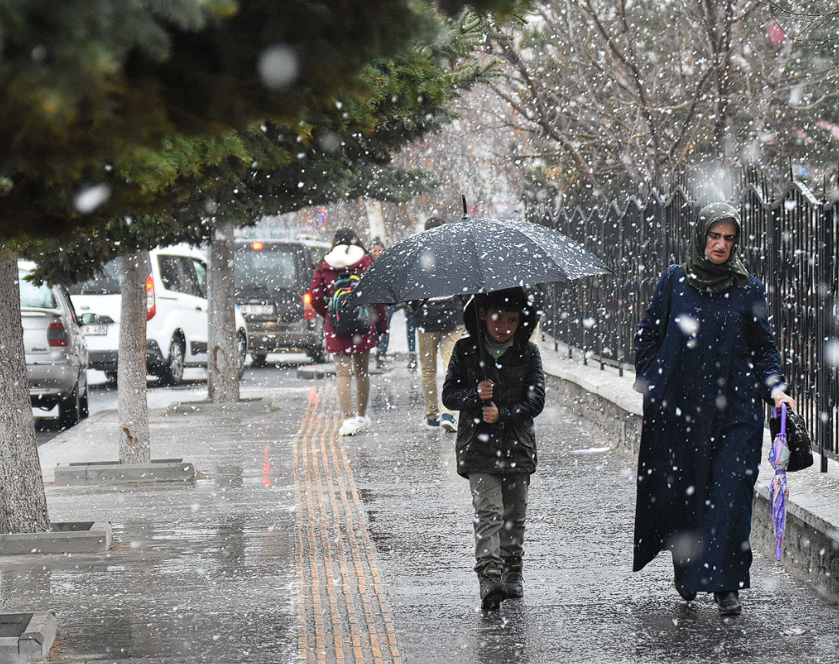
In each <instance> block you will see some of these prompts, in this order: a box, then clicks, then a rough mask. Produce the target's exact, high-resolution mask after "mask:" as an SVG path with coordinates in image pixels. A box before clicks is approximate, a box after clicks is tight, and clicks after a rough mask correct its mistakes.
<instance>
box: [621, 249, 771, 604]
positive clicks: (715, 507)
mask: <svg viewBox="0 0 839 664" xmlns="http://www.w3.org/2000/svg"><path fill="white" fill-rule="evenodd" d="M635 350H636V359H635V368H636V376H637V378H638V382H637V383H636V389H638V390H639V391H642V392H643V393H644V423H643V429H642V433H641V449H640V454H639V459H638V490H637V502H636V508H635V540H634V541H635V552H634V553H635V555H634V566H633V567H634V570H635V571H638V570H640V569H642V568H643V567H644V566H645V565H646V564H647V563H648V562H650V561H651V560H652V559H653V558H655V556H656V555H657V554H658V552H659V551H661V550H664V549H667V550H671V551H673V554H674V559H675V560H680V561H682V564H683V565H684V567H685V576H684V579H683V581H682V583H683V585H684V587H685V588H687V589H688V590H695V591H706V592H714V591H723V590H739V589H743V588H748V587H749V567H750V565H751V562H752V551H751V546H750V544H749V533H750V531H751V517H752V499H753V497H754V485H755V482H756V481H757V473H758V467H759V465H760V455H761V445H762V436H763V405H762V401H766V402H767V403H771V399H770V388H771V387H773V386H774V385H775V384H776V383H782V382H783V381H784V377H783V375H782V374H781V367H780V355H779V353H778V349H777V347H776V346H775V342H774V341H773V339H772V333H771V330H770V327H769V320H768V318H767V309H766V297H765V291H764V286H763V284H762V283H761V282H760V281H759V280H758V279H756V278H755V277H749V280H748V283H747V284H746V286H745V287H743V288H738V287H734V288H731V289H729V290H727V291H725V292H722V293H713V294H712V293H701V292H700V291H699V290H697V289H696V288H694V287H693V286H691V285H690V284H688V282H687V280H686V279H685V277H684V273H683V272H682V269H681V267H680V266H678V265H671V266H670V267H669V268H667V270H665V271H664V273H663V274H662V276H661V279H660V280H659V283H658V286H657V288H656V291H655V294H654V296H653V299H652V302H651V303H650V306H649V308H648V309H647V311H646V313H645V315H644V318H643V320H642V321H641V324H640V326H639V328H638V333H637V335H636V338H635Z"/></svg>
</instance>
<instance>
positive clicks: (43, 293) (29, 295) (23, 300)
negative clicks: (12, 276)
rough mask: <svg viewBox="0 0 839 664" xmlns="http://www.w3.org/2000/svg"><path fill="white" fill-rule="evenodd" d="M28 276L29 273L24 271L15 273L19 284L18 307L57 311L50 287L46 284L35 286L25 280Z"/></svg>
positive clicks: (56, 304)
mask: <svg viewBox="0 0 839 664" xmlns="http://www.w3.org/2000/svg"><path fill="white" fill-rule="evenodd" d="M28 275H29V272H25V271H24V270H18V271H17V278H18V281H19V282H20V306H21V307H38V308H40V309H57V308H58V303H57V302H56V301H55V297H54V296H53V294H52V290H51V289H50V287H49V286H47V285H46V284H44V285H41V286H36V285H35V284H33V283H32V282H31V281H27V280H26V279H25V277H27V276H28Z"/></svg>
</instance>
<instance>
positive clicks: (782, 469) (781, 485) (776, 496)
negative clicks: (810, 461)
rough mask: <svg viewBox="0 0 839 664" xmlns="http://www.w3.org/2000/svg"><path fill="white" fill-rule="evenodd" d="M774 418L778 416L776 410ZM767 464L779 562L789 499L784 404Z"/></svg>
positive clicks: (787, 448) (785, 412)
mask: <svg viewBox="0 0 839 664" xmlns="http://www.w3.org/2000/svg"><path fill="white" fill-rule="evenodd" d="M774 416H775V417H777V416H778V409H777V408H776V409H775V413H774ZM769 463H771V464H772V467H773V468H774V469H775V477H773V478H772V487H771V488H770V489H769V505H770V508H771V510H772V524H773V526H774V530H775V545H776V547H777V554H778V560H780V559H781V545H783V543H784V528H785V526H786V524H787V499H788V498H789V487H787V468H789V447H787V405H786V404H785V403H783V404H781V431H780V432H779V433H778V435H777V436H775V439H774V440H773V441H772V448H771V449H770V450H769Z"/></svg>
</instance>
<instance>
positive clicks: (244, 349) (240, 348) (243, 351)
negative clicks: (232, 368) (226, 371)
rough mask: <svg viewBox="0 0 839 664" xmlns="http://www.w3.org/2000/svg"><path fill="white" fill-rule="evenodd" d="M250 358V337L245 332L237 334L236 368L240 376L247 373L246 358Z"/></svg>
mask: <svg viewBox="0 0 839 664" xmlns="http://www.w3.org/2000/svg"><path fill="white" fill-rule="evenodd" d="M247 358H248V339H247V337H246V336H245V334H244V332H239V334H237V335H236V369H237V371H238V373H239V378H241V377H242V376H244V375H245V360H246V359H247Z"/></svg>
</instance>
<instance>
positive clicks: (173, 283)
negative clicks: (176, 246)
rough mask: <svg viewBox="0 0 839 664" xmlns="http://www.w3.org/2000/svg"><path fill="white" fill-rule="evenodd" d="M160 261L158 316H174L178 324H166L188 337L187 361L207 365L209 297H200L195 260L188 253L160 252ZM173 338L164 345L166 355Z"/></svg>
mask: <svg viewBox="0 0 839 664" xmlns="http://www.w3.org/2000/svg"><path fill="white" fill-rule="evenodd" d="M157 264H158V267H159V269H160V280H161V282H162V286H163V290H162V292H160V293H159V294H158V295H157V308H158V311H157V316H160V315H161V314H163V315H164V316H166V317H169V316H172V317H173V318H172V319H171V320H173V321H174V323H175V325H174V326H171V325H170V326H167V327H171V329H172V330H174V329H181V330H182V331H183V333H184V337H185V338H186V349H185V351H186V362H187V363H188V364H204V363H206V361H207V300H206V299H205V298H203V297H201V296H200V295H201V291H200V288H199V286H198V279H197V277H196V274H195V268H194V267H193V265H192V259H191V258H190V257H188V256H177V255H172V254H158V255H157ZM153 320H154V319H152V321H153ZM170 341H171V339H170V340H166V346H165V347H162V348H161V350H163V352H164V353H166V354H167V355H168V352H169V343H170ZM158 343H161V342H160V341H159V342H158Z"/></svg>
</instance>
